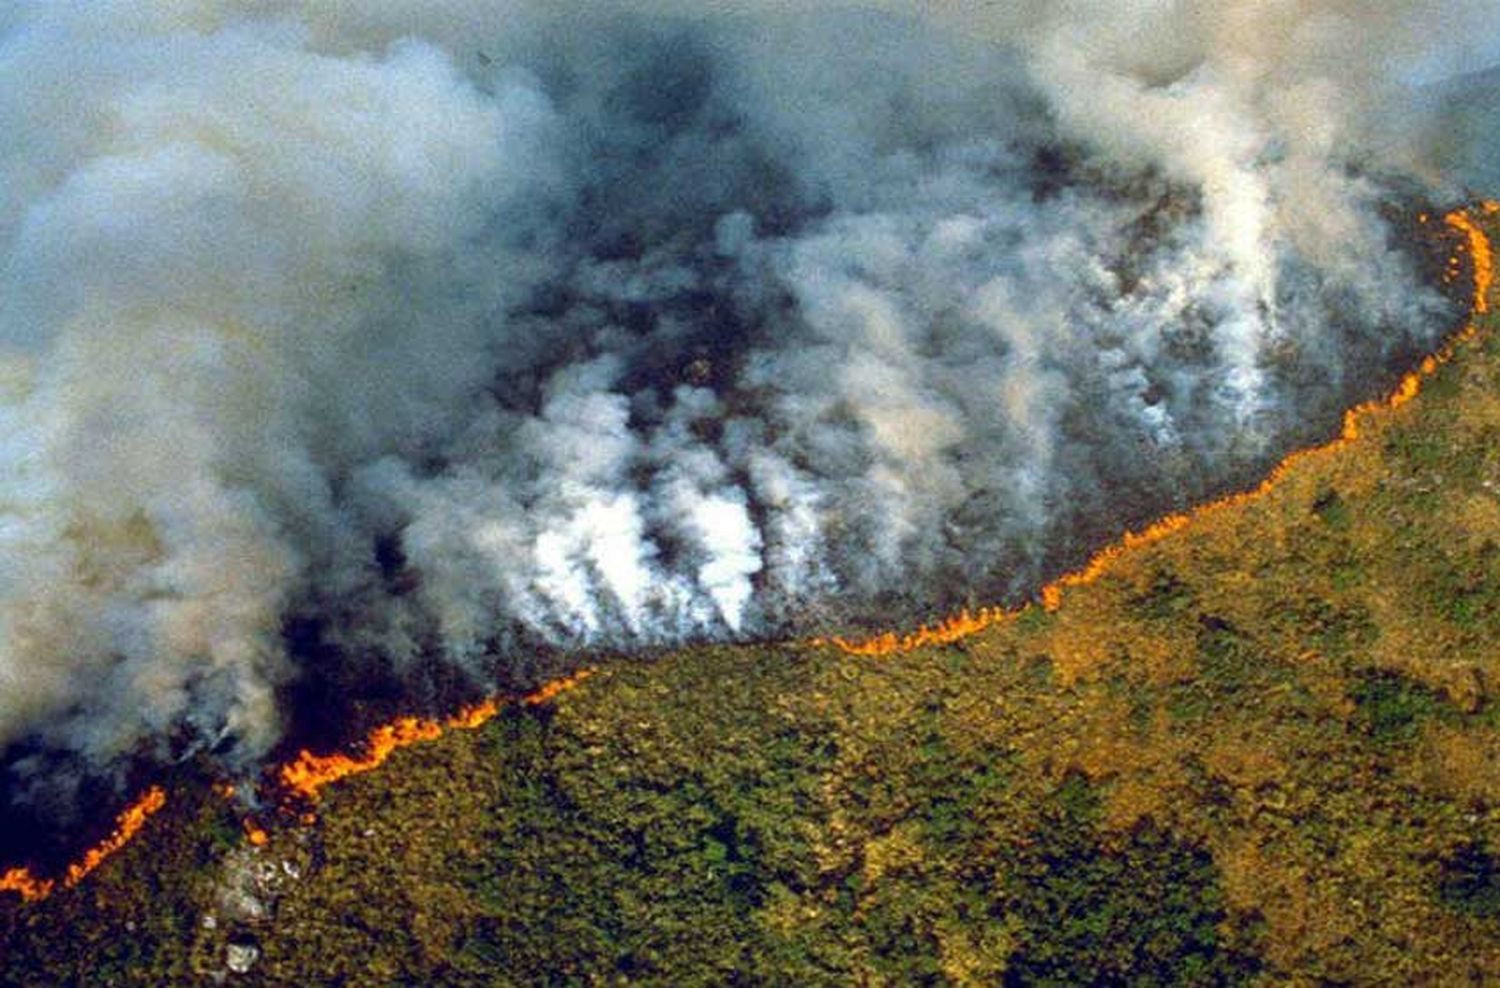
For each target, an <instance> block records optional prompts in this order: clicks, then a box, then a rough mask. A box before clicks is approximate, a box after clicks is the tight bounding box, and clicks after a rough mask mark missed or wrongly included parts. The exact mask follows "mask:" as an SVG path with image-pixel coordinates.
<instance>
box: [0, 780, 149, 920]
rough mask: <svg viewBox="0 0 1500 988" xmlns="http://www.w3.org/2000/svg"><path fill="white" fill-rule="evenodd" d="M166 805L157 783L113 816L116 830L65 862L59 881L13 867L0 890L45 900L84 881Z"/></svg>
mask: <svg viewBox="0 0 1500 988" xmlns="http://www.w3.org/2000/svg"><path fill="white" fill-rule="evenodd" d="M165 805H167V794H166V791H165V790H163V789H162V788H161V787H160V786H152V787H151V788H150V789H147V790H146V791H145V793H143V794H142V795H141V797H140V798H139V799H137V800H136V801H135V802H134V803H131V804H130V805H129V806H127V807H125V809H124V810H122V811H121V812H120V815H119V816H118V817H116V818H115V829H114V830H113V831H111V832H110V835H109V836H108V837H106V838H104V840H102V841H100V842H99V843H98V844H95V845H94V846H93V847H91V848H89V849H88V850H87V851H85V852H84V855H83V857H81V858H79V859H78V860H77V861H75V862H73V863H72V864H70V865H68V868H67V871H65V872H64V873H63V877H62V879H61V881H60V882H59V881H58V880H55V879H51V878H38V877H37V876H36V875H34V874H33V873H32V871H31V869H30V868H12V869H10V870H9V871H7V872H5V873H4V874H3V875H0V891H4V892H16V893H18V894H19V895H20V896H21V898H22V899H24V900H25V901H27V902H36V901H38V900H40V899H45V898H47V896H49V895H51V894H52V893H53V891H55V890H56V888H57V886H58V885H59V884H61V886H62V887H63V888H68V889H70V888H72V887H73V886H75V885H77V884H78V883H79V882H81V881H83V880H84V878H86V877H87V876H88V874H89V873H90V872H92V871H93V870H94V869H95V868H98V867H99V866H100V865H101V864H103V863H104V862H105V860H106V859H107V858H108V857H109V856H110V855H111V854H114V853H115V852H116V851H118V850H119V849H120V848H122V847H124V846H125V845H126V844H128V843H130V841H131V839H132V838H133V837H135V835H136V834H138V833H140V831H141V828H142V827H144V826H145V825H146V821H147V820H148V819H149V818H150V817H151V815H152V814H153V813H155V812H156V811H157V810H159V809H161V808H162V807H163V806H165Z"/></svg>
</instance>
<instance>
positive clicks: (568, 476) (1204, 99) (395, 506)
mask: <svg viewBox="0 0 1500 988" xmlns="http://www.w3.org/2000/svg"><path fill="white" fill-rule="evenodd" d="M1001 6H1008V9H1007V10H1004V11H999V12H997V11H995V10H993V9H991V8H992V7H1001ZM1497 12H1500V11H1497V4H1496V3H1495V2H1491V0H1485V2H1469V3H1464V2H1462V0H1453V2H1433V0H1422V2H1392V0H1362V2H1353V0H1348V2H1329V3H1309V2H1296V0H1293V2H1276V3H1269V2H1267V3H1257V2H1244V0H1197V2H1193V0H1178V2H1172V0H1152V2H1147V0H1141V2H1129V3H1124V2H1119V0H1110V2H1107V3H1106V2H1059V3H1037V2H1031V3H1015V4H1010V5H985V6H984V8H983V10H982V11H980V10H979V5H967V4H958V3H953V4H949V5H945V4H941V3H938V4H920V5H918V4H910V5H908V4H902V3H894V2H892V3H886V4H875V5H874V6H867V7H866V8H864V9H858V10H856V9H839V10H832V9H828V10H821V11H817V12H807V11H798V10H797V7H796V5H791V4H788V5H779V4H774V3H770V2H762V3H750V2H741V3H737V4H732V5H727V4H726V5H718V6H714V7H695V6H691V5H686V4H679V5H674V4H665V3H664V4H646V3H639V4H632V3H619V4H607V5H599V4H588V5H583V4H579V5H568V4H561V3H557V2H555V0H553V2H548V3H540V2H531V0H490V2H480V0H473V2H459V0H451V2H432V0H422V2H418V0H380V2H365V3H358V4H343V3H328V2H316V3H313V2H309V3H305V4H304V3H299V2H293V0H283V2H275V3H267V2H250V0H244V2H240V3H234V2H229V0H187V2H171V3H169V2H165V0H163V2H159V3H158V2H140V0H118V2H103V3H95V4H87V5H85V4H72V3H51V2H33V3H26V2H21V3H16V4H12V5H11V6H10V7H9V8H8V9H7V12H6V13H4V14H0V133H4V134H5V140H4V142H3V143H0V258H3V261H0V419H3V428H0V745H3V744H5V743H7V742H10V743H14V742H20V741H23V740H24V741H25V742H26V745H27V746H28V747H27V750H28V751H33V752H35V751H39V750H41V751H46V750H50V751H54V752H58V751H60V752H64V753H69V757H72V758H74V759H76V760H77V761H79V762H81V763H86V764H88V765H90V766H93V767H94V768H96V769H100V768H105V767H107V766H109V765H111V764H113V763H115V762H117V761H118V760H119V759H120V758H121V757H122V756H125V755H132V754H139V753H141V752H142V751H155V752H157V753H158V754H159V755H162V756H165V755H167V754H169V753H174V752H180V751H181V750H182V749H183V746H184V744H186V745H187V746H188V747H189V748H191V747H193V746H196V745H202V744H218V745H221V746H223V747H228V748H231V749H232V751H233V756H234V757H235V758H237V759H244V760H253V759H254V758H255V757H257V756H258V755H260V754H261V753H263V752H265V751H266V750H267V749H268V748H269V747H270V746H272V745H273V744H274V743H275V742H276V740H277V739H278V737H279V736H280V732H281V731H282V729H283V728H284V726H285V725H284V719H285V718H284V713H283V711H282V708H283V706H284V704H283V703H282V701H281V700H279V699H278V698H279V697H280V696H282V694H283V692H284V691H285V690H286V688H287V687H288V686H289V684H292V683H293V682H295V681H296V680H297V679H298V677H299V676H307V675H313V674H316V675H324V676H328V671H327V669H326V668H322V667H321V666H320V664H327V663H340V662H348V663H352V664H357V665H358V668H360V669H368V668H378V669H379V670H382V671H383V672H382V674H384V675H389V676H391V677H394V678H396V679H401V678H403V677H406V676H408V675H410V676H416V675H417V671H418V670H423V669H425V670H429V671H430V669H431V668H432V667H433V666H434V665H436V666H437V667H440V668H442V669H445V670H447V671H448V673H449V674H457V675H460V676H463V677H467V678H468V679H470V680H471V681H472V683H473V685H474V686H475V687H476V688H485V687H488V686H490V685H493V684H494V683H495V682H496V681H497V680H499V679H504V678H506V677H507V676H513V675H520V674H521V673H519V672H518V670H522V671H524V670H525V669H526V668H528V663H531V664H532V665H534V664H535V661H536V660H535V658H534V656H535V655H536V654H537V652H538V650H539V649H543V650H546V649H551V650H555V651H556V650H575V649H582V648H591V649H639V648H643V647H652V646H659V645H668V644H672V643H677V642H683V641H689V640H698V639H733V638H759V637H768V636H781V635H789V634H801V633H807V632H809V631H813V630H820V629H826V628H831V627H841V628H847V627H854V626H859V625H862V624H872V623H873V624H880V625H886V624H889V623H891V622H893V621H895V620H903V621H911V620H915V619H918V618H921V617H926V616H930V615H932V614H935V613H939V612H941V611H942V610H944V609H946V608H949V607H952V606H954V605H955V604H958V603H962V602H965V601H967V600H970V599H978V600H982V601H985V602H989V601H994V600H1015V599H1017V598H1018V597H1021V596H1024V595H1025V594H1026V593H1028V592H1029V591H1031V590H1033V589H1034V588H1035V586H1036V584H1037V582H1038V580H1039V579H1041V578H1042V577H1043V576H1044V575H1046V574H1049V573H1054V572H1056V571H1057V570H1058V569H1059V568H1060V567H1064V566H1067V565H1070V564H1076V563H1077V562H1078V561H1079V560H1080V558H1081V556H1082V555H1083V554H1084V553H1085V551H1086V550H1087V549H1088V547H1089V546H1092V545H1097V544H1098V543H1099V542H1100V541H1101V540H1103V539H1105V538H1107V537H1108V536H1109V535H1111V534H1112V533H1115V532H1118V530H1119V529H1120V527H1121V526H1123V525H1126V524H1131V523H1137V522H1139V521H1141V520H1144V519H1146V518H1149V517H1152V516H1153V515H1156V514H1159V513H1161V512H1163V511H1165V510H1169V509H1171V508H1176V507H1180V506H1182V505H1183V504H1184V503H1186V502H1188V501H1191V500H1193V499H1195V498H1199V497H1203V496H1206V495H1208V494H1210V493H1212V492H1213V491H1216V490H1221V489H1223V488H1225V487H1226V486H1231V485H1233V484H1237V483H1242V482H1244V481H1245V480H1247V479H1249V478H1250V477H1252V476H1253V475H1254V473H1255V471H1256V470H1259V469H1262V468H1263V467H1264V465H1265V464H1266V463H1267V462H1269V461H1270V460H1271V459H1272V458H1274V457H1275V456H1276V455H1278V454H1279V453H1280V452H1282V451H1284V450H1285V449H1287V448H1288V447H1289V446H1290V445H1293V444H1295V443H1299V442H1304V441H1308V440H1309V439H1312V438H1315V437H1317V436H1319V435H1320V434H1326V433H1327V432H1328V431H1329V430H1330V429H1331V428H1332V427H1333V424H1334V423H1335V421H1336V419H1337V415H1338V412H1339V409H1340V408H1341V407H1342V406H1343V405H1344V404H1346V403H1348V402H1349V401H1351V400H1354V399H1355V398H1357V397H1360V396H1365V395H1368V393H1369V392H1370V390H1371V388H1372V387H1374V385H1375V384H1376V383H1378V381H1379V380H1381V379H1383V378H1382V375H1383V374H1388V373H1389V372H1390V370H1391V369H1392V368H1393V366H1394V363H1395V362H1398V361H1399V360H1401V359H1407V358H1409V357H1410V356H1411V355H1412V354H1413V353H1415V352H1417V351H1418V350H1420V349H1421V348H1424V347H1428V346H1431V345H1432V344H1433V343H1434V342H1435V340H1436V339H1437V338H1438V336H1439V335H1440V334H1441V333H1442V332H1443V331H1444V330H1445V329H1448V328H1451V323H1452V319H1453V315H1454V311H1453V309H1452V307H1451V306H1450V305H1448V304H1447V303H1445V302H1444V301H1443V300H1442V299H1441V298H1439V297H1438V296H1437V295H1436V294H1435V293H1433V292H1431V291H1429V290H1427V289H1424V288H1422V287H1420V286H1419V284H1418V282H1417V279H1416V277H1415V274H1414V269H1415V265H1414V263H1413V261H1412V260H1411V259H1410V258H1409V257H1408V256H1407V255H1405V254H1404V253H1402V252H1401V251H1399V250H1396V249H1393V247H1392V246H1391V245H1392V243H1394V242H1395V241H1396V240H1397V239H1398V235H1397V233H1396V231H1394V230H1393V228H1392V226H1391V225H1390V223H1389V222H1388V221H1387V220H1386V219H1384V218H1382V217H1383V216H1385V215H1396V213H1397V212H1398V210H1396V209H1394V208H1391V209H1386V207H1387V206H1389V205H1390V204H1392V203H1398V202H1399V201H1401V200H1402V199H1403V198H1405V197H1409V196H1413V195H1416V194H1419V193H1420V194H1424V195H1432V196H1438V197H1441V196H1452V195H1458V194H1462V193H1463V192H1465V191H1466V183H1469V184H1476V183H1482V182H1484V181H1485V177H1484V176H1485V174H1486V168H1487V166H1488V165H1489V164H1490V162H1489V160H1488V156H1486V155H1484V154H1483V153H1481V152H1478V151H1476V150H1475V149H1476V147H1478V146H1479V145H1478V138H1479V135H1481V134H1482V132H1483V127H1482V126H1481V124H1480V123H1478V121H1481V120H1483V119H1485V114H1487V113H1488V110H1489V108H1490V107H1491V106H1493V105H1494V103H1495V99H1494V98H1491V96H1490V95H1489V94H1492V93H1495V92H1497V87H1496V86H1495V85H1494V84H1493V83H1492V82H1490V83H1489V84H1487V85H1481V84H1479V83H1476V85H1475V87H1474V88H1473V89H1472V90H1470V89H1465V88H1464V87H1463V86H1462V85H1460V84H1458V83H1455V82H1453V81H1452V79H1453V77H1455V76H1457V75H1458V74H1459V73H1467V72H1473V71H1478V70H1480V69H1483V68H1484V67H1485V65H1487V64H1488V61H1487V59H1489V58H1490V56H1491V53H1489V52H1486V51H1483V50H1481V49H1478V48H1474V47H1473V46H1471V45H1470V44H1469V42H1468V40H1467V39H1469V38H1471V37H1473V36H1474V35H1475V28H1476V27H1483V26H1485V25H1487V24H1489V23H1493V21H1492V17H1493V15H1494V14H1495V13H1497ZM1476 78H1484V77H1476ZM1438 120H1441V121H1443V122H1444V123H1443V127H1444V131H1443V133H1444V134H1445V135H1446V137H1445V139H1444V140H1442V141H1437V140H1433V139H1431V138H1432V134H1431V133H1430V130H1429V128H1430V127H1431V126H1432V125H1433V122H1434V121H1438ZM1465 128H1468V130H1469V131H1471V132H1472V133H1471V134H1467V135H1466V131H1465ZM1383 209H1386V211H1385V212H1382V210H1383ZM294 629H295V630H294ZM328 678H330V679H331V680H334V681H336V680H337V679H338V676H337V675H334V676H329V677H328ZM23 761H25V762H26V764H23V765H21V766H20V768H21V770H22V771H23V772H25V771H29V770H30V768H28V766H30V767H31V768H34V767H35V763H36V759H35V758H30V759H27V760H23Z"/></svg>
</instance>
